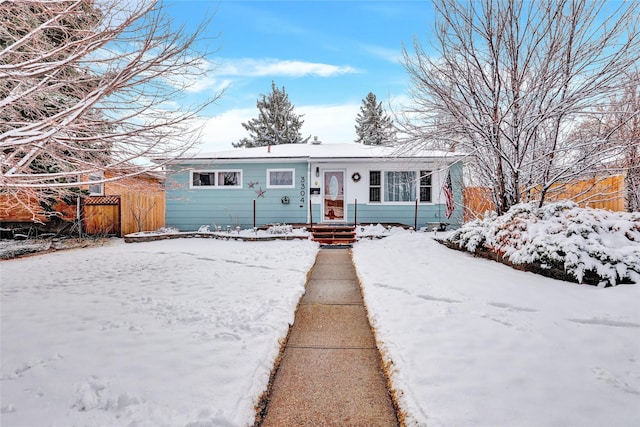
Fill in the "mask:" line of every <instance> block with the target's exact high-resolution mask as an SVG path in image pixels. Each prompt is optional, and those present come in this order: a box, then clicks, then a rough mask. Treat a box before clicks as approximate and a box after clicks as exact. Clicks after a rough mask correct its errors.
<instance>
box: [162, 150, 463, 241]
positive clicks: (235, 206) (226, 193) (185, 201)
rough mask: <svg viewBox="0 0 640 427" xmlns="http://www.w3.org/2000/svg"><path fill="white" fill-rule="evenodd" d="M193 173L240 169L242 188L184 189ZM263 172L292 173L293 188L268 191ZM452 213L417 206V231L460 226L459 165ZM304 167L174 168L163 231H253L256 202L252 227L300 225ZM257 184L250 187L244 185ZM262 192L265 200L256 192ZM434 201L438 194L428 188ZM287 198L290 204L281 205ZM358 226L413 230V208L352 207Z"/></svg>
mask: <svg viewBox="0 0 640 427" xmlns="http://www.w3.org/2000/svg"><path fill="white" fill-rule="evenodd" d="M189 169H192V170H219V169H222V170H224V169H230V170H242V188H235V189H231V188H196V189H191V188H189V180H190V173H189ZM267 169H294V170H295V180H294V181H295V188H290V189H288V188H278V189H276V188H267ZM451 179H452V184H453V188H454V198H455V203H456V208H455V210H454V213H453V215H452V216H451V218H449V219H447V218H445V214H444V212H445V207H444V204H419V205H418V228H420V227H424V226H425V225H427V224H436V223H439V222H445V223H447V224H450V226H451V227H457V226H459V225H460V224H462V218H463V215H462V214H463V212H462V210H463V205H462V187H461V183H462V164H461V163H457V164H455V165H453V166H452V167H451ZM307 181H308V176H307V162H306V161H303V162H297V163H266V164H260V163H211V164H203V165H201V164H198V165H179V166H175V167H174V169H173V172H171V171H170V173H169V178H168V181H167V201H166V222H167V226H170V227H176V228H178V229H180V230H182V231H194V230H197V229H198V228H199V227H200V226H202V225H209V226H221V227H223V228H226V226H228V225H230V226H232V227H236V226H240V227H242V228H250V227H253V201H254V200H255V201H256V225H258V226H260V225H265V224H273V223H287V224H300V223H306V222H307V214H308V209H309V207H308V206H309V205H308V187H309V183H308V182H307ZM250 182H253V183H256V184H255V185H254V187H253V188H250V187H249V183H250ZM259 189H262V190H264V191H265V192H264V197H258V194H257V191H258V190H259ZM433 191H434V197H436V195H437V193H439V192H440V189H439V188H438V189H436V188H434V189H433ZM282 197H288V198H289V201H290V202H289V204H283V203H282V202H281V199H282ZM354 213H355V206H354V204H353V203H348V207H347V214H348V218H347V222H348V223H353V222H354ZM357 215H358V217H357V221H358V223H359V224H367V223H372V224H377V223H400V224H405V225H408V226H413V225H414V215H415V204H412V203H411V204H395V205H393V204H373V203H372V204H367V203H359V204H358V207H357ZM320 220H321V216H320V204H313V222H314V223H318V222H320Z"/></svg>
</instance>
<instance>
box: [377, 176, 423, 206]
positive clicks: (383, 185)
mask: <svg viewBox="0 0 640 427" xmlns="http://www.w3.org/2000/svg"><path fill="white" fill-rule="evenodd" d="M427 170H431V200H430V201H425V200H420V177H421V175H420V173H421V171H427ZM369 172H380V186H379V187H378V186H375V187H378V188H380V201H378V202H372V201H371V200H370V197H368V198H367V200H368V201H367V204H369V205H380V204H382V205H413V204H415V203H416V201H415V200H412V201H407V202H404V201H388V200H386V198H385V195H386V187H387V179H386V173H387V172H414V173H415V175H416V178H417V179H416V180H415V182H414V185H415V193H416V199H417V200H418V203H420V204H421V205H431V204H435V201H434V197H433V189H434V188H435V185H434V180H435V173H434V172H433V170H432V169H428V168H423V169H370V170H369ZM368 189H369V190H370V189H371V183H369V187H368Z"/></svg>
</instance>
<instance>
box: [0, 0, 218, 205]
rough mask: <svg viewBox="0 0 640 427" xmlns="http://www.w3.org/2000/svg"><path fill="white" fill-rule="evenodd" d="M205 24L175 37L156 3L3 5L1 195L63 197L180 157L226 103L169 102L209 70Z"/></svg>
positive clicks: (177, 31) (87, 0)
mask: <svg viewBox="0 0 640 427" xmlns="http://www.w3.org/2000/svg"><path fill="white" fill-rule="evenodd" d="M209 24H210V19H205V20H204V21H202V23H201V24H200V25H199V26H198V27H197V28H196V29H195V30H194V31H192V32H189V31H187V30H186V29H185V28H175V27H174V26H173V25H172V23H171V20H170V19H169V18H168V17H167V16H166V15H165V14H164V13H163V7H162V4H160V3H158V2H156V1H155V0H147V1H144V0H143V1H136V2H121V1H117V0H106V1H94V0H51V1H46V2H41V1H21V2H7V1H2V2H0V150H1V151H0V165H1V174H0V192H1V193H2V194H3V195H5V197H6V196H7V195H13V196H14V197H16V198H25V197H27V198H35V199H37V200H43V199H46V198H51V197H64V196H66V195H69V194H74V193H77V187H78V183H77V180H78V177H83V176H85V177H86V176H88V175H91V174H94V175H95V172H98V171H109V173H110V174H109V175H110V176H113V177H114V178H111V179H119V178H122V177H127V176H133V175H136V174H140V173H144V172H146V171H147V170H148V169H149V168H152V167H153V168H158V167H161V166H162V165H158V164H154V165H153V166H151V163H149V162H146V161H145V159H150V158H160V157H161V158H164V159H171V158H174V157H177V156H181V155H184V154H185V153H186V152H187V151H188V150H189V149H191V148H192V147H193V146H194V145H195V144H197V143H198V141H199V136H200V129H201V126H200V125H201V124H202V120H201V118H200V116H199V113H200V112H201V111H202V110H203V109H204V108H205V107H207V106H208V105H210V104H211V103H213V102H215V101H216V100H217V99H218V98H219V97H220V96H221V95H222V92H217V93H214V94H213V95H212V96H210V97H209V99H208V100H206V101H204V102H202V103H200V104H196V105H190V106H187V107H181V106H180V105H178V103H177V102H176V100H179V99H180V98H181V97H182V96H183V94H184V91H185V89H186V88H188V87H189V86H190V85H191V84H192V83H194V82H195V79H197V78H198V77H200V76H202V75H203V74H204V73H206V72H207V71H208V70H207V67H206V65H207V61H206V56H207V54H208V53H209V52H207V51H206V50H205V51H202V50H200V51H197V50H196V49H201V48H202V45H203V43H202V42H203V41H204V40H205V37H206V31H207V27H208V25H209ZM104 181H106V180H103V181H96V182H91V183H98V182H104Z"/></svg>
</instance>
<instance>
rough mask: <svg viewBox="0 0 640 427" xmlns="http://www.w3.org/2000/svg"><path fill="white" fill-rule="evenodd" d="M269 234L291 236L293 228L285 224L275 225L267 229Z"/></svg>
mask: <svg viewBox="0 0 640 427" xmlns="http://www.w3.org/2000/svg"><path fill="white" fill-rule="evenodd" d="M267 232H268V233H269V234H291V233H293V226H292V225H287V224H282V225H281V224H275V225H272V226H271V227H269V228H268V229H267Z"/></svg>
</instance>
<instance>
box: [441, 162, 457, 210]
mask: <svg viewBox="0 0 640 427" xmlns="http://www.w3.org/2000/svg"><path fill="white" fill-rule="evenodd" d="M442 191H443V192H444V197H445V206H446V208H445V211H444V214H445V215H446V216H447V218H449V217H450V216H451V214H452V213H453V210H454V209H455V208H456V205H455V203H454V201H453V187H452V186H451V171H447V180H446V181H445V182H444V186H443V187H442Z"/></svg>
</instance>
